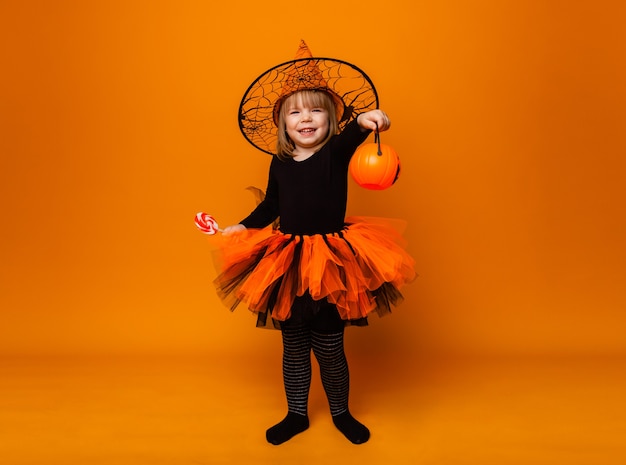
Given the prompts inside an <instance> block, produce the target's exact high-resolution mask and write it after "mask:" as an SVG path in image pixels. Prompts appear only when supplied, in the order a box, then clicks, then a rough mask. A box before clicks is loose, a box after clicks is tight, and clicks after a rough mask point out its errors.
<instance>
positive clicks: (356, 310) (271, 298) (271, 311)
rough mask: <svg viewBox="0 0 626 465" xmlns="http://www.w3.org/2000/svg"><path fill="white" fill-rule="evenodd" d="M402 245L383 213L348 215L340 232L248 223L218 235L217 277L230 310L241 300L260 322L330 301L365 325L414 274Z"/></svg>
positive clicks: (395, 300) (272, 322) (350, 320)
mask: <svg viewBox="0 0 626 465" xmlns="http://www.w3.org/2000/svg"><path fill="white" fill-rule="evenodd" d="M404 245H405V244H404V239H403V238H402V234H401V230H400V224H399V222H395V221H393V220H388V219H384V218H364V217H352V218H347V219H346V225H345V227H344V229H343V230H342V231H340V232H336V233H332V234H316V235H310V236H308V235H294V234H285V233H282V232H280V231H279V230H276V229H272V228H271V227H267V228H264V229H248V230H246V231H243V232H242V233H239V234H234V235H230V236H224V237H223V243H222V245H221V247H220V249H219V251H218V252H217V255H216V257H215V258H216V264H217V266H218V271H219V275H218V277H217V278H216V279H215V281H214V284H215V286H216V289H217V293H218V296H219V297H220V298H221V299H222V301H223V302H224V303H225V304H226V305H227V306H228V307H229V308H230V309H231V310H234V309H235V308H236V307H237V306H238V305H239V304H240V303H243V304H245V305H247V307H248V308H249V309H250V310H251V311H252V312H254V313H257V314H258V319H257V326H262V327H263V326H267V327H275V328H279V327H280V322H281V321H286V320H288V319H290V318H294V317H298V316H301V315H298V313H300V312H304V311H309V312H315V309H316V305H299V303H300V302H328V303H330V304H333V305H335V306H336V307H337V310H338V312H339V315H340V316H341V318H342V319H343V320H344V321H345V322H346V324H355V325H365V324H367V316H368V315H369V314H370V313H371V312H373V311H375V312H377V313H378V315H380V316H382V315H384V314H386V313H389V312H390V311H391V307H392V306H397V305H398V304H399V303H400V302H401V301H402V294H401V293H400V288H401V287H402V286H403V285H404V284H406V283H408V282H410V281H412V280H413V279H414V278H415V270H414V261H413V258H412V257H411V256H410V255H409V254H408V253H407V252H406V250H405V247H404ZM302 296H306V297H307V299H301V298H300V297H302ZM305 307H306V308H305Z"/></svg>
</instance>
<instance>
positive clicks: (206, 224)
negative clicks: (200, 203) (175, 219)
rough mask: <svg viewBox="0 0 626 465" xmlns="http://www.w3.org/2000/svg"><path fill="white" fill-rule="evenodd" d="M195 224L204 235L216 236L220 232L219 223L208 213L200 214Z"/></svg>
mask: <svg viewBox="0 0 626 465" xmlns="http://www.w3.org/2000/svg"><path fill="white" fill-rule="evenodd" d="M195 223H196V226H197V227H198V229H199V230H200V231H202V232H203V233H204V234H215V233H216V232H217V231H220V229H219V227H218V226H217V221H215V218H213V217H212V216H211V215H209V214H208V213H204V212H200V213H198V214H197V215H196V219H195Z"/></svg>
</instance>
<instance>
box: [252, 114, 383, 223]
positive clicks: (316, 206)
mask: <svg viewBox="0 0 626 465" xmlns="http://www.w3.org/2000/svg"><path fill="white" fill-rule="evenodd" d="M370 132H371V131H369V130H368V131H363V130H362V129H361V127H360V126H359V125H358V124H357V122H356V118H355V119H354V120H353V121H351V122H350V123H349V124H348V125H347V126H346V127H345V129H344V130H343V131H342V132H341V133H340V134H338V135H335V136H333V137H332V138H331V139H330V140H329V141H328V142H327V143H326V144H325V145H324V146H323V147H322V148H321V149H320V150H319V151H317V152H316V153H314V154H313V155H312V156H310V157H309V158H307V159H306V160H303V161H295V160H294V159H293V158H290V159H287V160H284V161H283V160H280V159H279V158H278V157H277V156H274V157H272V161H271V163H270V170H269V179H268V183H267V190H266V192H265V200H263V202H261V203H260V204H259V205H258V206H257V208H256V209H255V210H254V211H253V212H252V213H251V214H250V215H249V216H248V217H246V218H245V219H244V220H242V221H241V224H243V225H244V226H245V227H247V228H262V227H265V226H267V225H268V224H270V223H271V222H272V221H274V220H275V219H276V218H277V217H280V230H281V231H282V232H283V233H286V234H306V235H313V234H326V233H332V232H337V231H340V230H341V229H342V228H343V226H344V219H345V215H346V205H347V202H348V165H349V163H350V159H351V158H352V155H353V154H354V151H355V150H356V149H357V147H358V146H359V145H360V144H362V143H363V142H364V141H365V139H367V136H368V135H369V133H370Z"/></svg>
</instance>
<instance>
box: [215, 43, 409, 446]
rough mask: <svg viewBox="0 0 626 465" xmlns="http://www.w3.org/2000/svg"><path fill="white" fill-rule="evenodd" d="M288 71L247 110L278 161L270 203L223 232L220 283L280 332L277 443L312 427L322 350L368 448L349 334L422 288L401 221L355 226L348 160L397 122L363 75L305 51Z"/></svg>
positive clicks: (333, 393) (352, 430)
mask: <svg viewBox="0 0 626 465" xmlns="http://www.w3.org/2000/svg"><path fill="white" fill-rule="evenodd" d="M279 67H280V69H278V67H275V68H272V69H271V70H269V71H268V72H266V73H264V74H263V75H261V77H259V78H258V79H257V80H256V81H255V82H254V83H253V85H252V86H250V88H249V89H248V91H247V93H246V95H245V96H244V99H243V101H242V105H241V108H240V126H241V129H242V131H243V133H244V135H245V136H246V138H247V139H248V140H249V141H250V142H251V143H252V144H253V145H255V147H257V148H259V149H260V150H263V151H265V152H268V153H272V154H273V155H274V156H273V157H272V160H271V163H270V168H269V180H268V184H267V190H266V195H265V198H264V200H263V201H262V202H261V203H260V204H259V205H258V206H257V208H256V209H254V211H252V212H251V213H250V215H249V216H247V217H246V218H245V219H243V220H242V221H241V222H240V223H239V224H236V225H232V226H228V227H226V228H224V231H223V235H224V236H225V237H224V246H223V247H222V250H221V260H220V266H221V270H222V271H221V274H220V275H219V276H218V277H217V279H216V280H215V284H216V287H217V290H218V294H219V296H220V297H221V298H222V299H223V300H224V301H225V302H227V303H228V304H229V305H230V307H231V309H234V308H235V307H236V306H237V304H239V303H240V302H244V303H245V304H246V305H247V306H248V308H250V310H252V311H253V312H255V313H257V314H258V318H257V326H269V327H275V328H278V329H280V330H281V333H282V341H283V380H284V388H285V393H286V397H287V406H288V412H287V416H286V417H285V418H284V419H283V420H282V421H281V422H279V423H278V424H276V425H275V426H273V427H271V428H269V429H268V430H267V433H266V438H267V440H268V441H269V442H270V443H272V444H275V445H278V444H281V443H283V442H285V441H287V440H289V439H291V438H292V437H293V436H294V435H296V434H298V433H301V432H303V431H305V430H306V429H307V428H308V427H309V419H308V415H307V413H308V412H307V404H308V395H309V388H310V384H311V350H312V351H313V354H314V355H315V358H316V359H317V361H318V363H319V367H320V374H321V379H322V385H323V386H324V390H325V392H326V395H327V398H328V402H329V406H330V412H331V415H332V419H333V423H334V424H335V426H336V427H337V428H338V429H339V431H341V432H342V433H343V434H344V435H345V436H346V438H348V439H349V440H350V441H351V442H352V443H354V444H362V443H364V442H366V441H367V440H368V439H369V436H370V432H369V430H368V429H367V427H365V426H364V425H363V424H361V423H360V422H359V421H357V420H356V419H355V418H354V417H353V416H352V415H351V413H350V411H349V408H348V395H349V372H348V365H347V361H346V356H345V352H344V346H343V337H344V328H345V326H346V325H358V326H364V325H366V324H367V316H368V314H369V313H370V312H372V311H374V310H375V311H377V312H378V313H379V314H381V315H382V314H384V313H387V312H389V311H390V306H391V305H395V304H397V303H399V301H400V300H401V298H402V296H401V294H400V292H399V288H400V287H402V286H403V285H404V284H405V283H407V282H409V281H411V280H412V279H413V278H414V277H415V273H414V270H413V260H412V259H411V257H410V256H409V255H408V254H407V253H406V252H405V250H404V249H403V248H402V247H401V243H402V238H401V236H400V234H399V233H398V232H397V231H395V230H394V229H393V228H392V227H391V226H390V225H391V222H386V221H385V220H384V219H380V218H379V219H364V218H345V214H346V203H347V193H348V180H347V177H348V176H347V175H348V164H349V162H350V158H351V156H352V154H353V153H354V151H355V150H356V149H357V147H358V146H359V145H360V144H361V143H363V142H364V141H365V140H366V139H367V137H368V135H369V134H370V132H371V131H373V130H378V131H386V130H387V129H389V127H390V121H389V118H388V117H387V115H386V114H385V113H384V112H382V111H381V110H378V109H376V106H377V95H376V92H375V89H374V88H373V85H372V84H371V81H369V78H368V77H367V76H366V75H365V74H364V73H363V72H362V71H361V70H359V69H358V68H356V67H354V66H353V65H350V64H347V63H345V62H342V61H339V60H332V59H318V58H313V57H312V56H311V54H310V52H309V50H308V48H307V47H306V44H304V42H302V43H301V46H300V50H299V52H298V55H297V57H296V59H295V60H293V61H291V62H287V63H284V64H282V65H279ZM332 67H339V68H338V69H339V70H340V72H338V73H334V72H332V71H331V69H335V71H337V68H332ZM349 73H352V74H356V75H357V78H358V80H357V81H356V82H360V84H359V85H355V84H354V82H355V78H354V76H350V78H349V79H348V75H349ZM336 74H339V75H341V76H344V78H346V79H344V81H345V80H347V81H349V82H348V84H349V85H348V87H347V88H346V87H344V88H342V87H341V85H339V84H338V82H337V81H338V80H337V79H335V78H333V77H332V76H335V75H336ZM269 76H271V77H272V83H271V85H270V84H268V83H267V79H268V77H269ZM277 80H278V85H277V82H276V81H277ZM331 81H332V82H333V85H332V86H331V85H329V82H331ZM331 87H332V88H331ZM264 88H267V89H271V90H270V94H267V92H264ZM276 89H279V90H278V91H277V92H276V91H275V90H276ZM272 92H275V94H274V95H273V96H272ZM363 110H364V111H363ZM268 120H269V121H268ZM268 127H271V129H267V128H268ZM274 127H275V128H276V130H274ZM268 141H271V143H272V144H274V148H273V149H272V147H271V146H270V145H269V142H268ZM277 220H278V221H279V222H280V225H279V226H278V227H269V226H270V225H271V224H273V223H275V222H276V221H277Z"/></svg>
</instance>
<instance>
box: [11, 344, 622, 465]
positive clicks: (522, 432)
mask: <svg viewBox="0 0 626 465" xmlns="http://www.w3.org/2000/svg"><path fill="white" fill-rule="evenodd" d="M267 359H268V357H262V356H261V355H260V354H259V355H258V356H254V355H250V356H249V357H242V358H238V359H237V358H235V359H233V358H232V357H231V358H228V357H227V356H226V355H224V356H223V357H221V359H220V360H216V359H215V358H212V357H210V356H206V357H204V356H199V355H195V356H193V357H192V356H189V357H184V356H181V357H170V358H164V357H163V358H161V357H156V356H155V357H145V358H129V357H109V358H103V357H67V358H58V357H57V358H55V357H31V358H3V359H1V360H0V374H1V383H0V415H1V417H0V420H1V421H0V463H2V464H5V465H23V464H29V465H35V464H37V465H39V464H41V465H44V464H45V465H52V464H64V465H71V464H81V465H100V464H111V465H123V464H132V465H143V464H146V465H147V464H150V465H161V464H163V465H166V464H167V465H183V464H189V465H204V464H207V465H208V464H215V465H218V464H235V463H237V464H239V463H242V464H244V463H246V464H252V463H254V464H322V465H331V464H335V463H338V464H339V463H341V464H347V463H350V464H359V465H365V464H377V465H380V464H430V465H435V464H437V465H439V464H441V465H465V464H476V465H490V464H494V465H510V464H519V465H531V464H532V465H541V464H546V465H547V464H550V465H555V464H567V465H577V464H580V465H608V464H615V465H618V464H619V465H622V464H624V463H626V360H625V359H608V358H607V359H592V358H585V359H576V358H562V359H546V358H535V359H521V358H516V359H491V360H459V359H442V358H437V359H436V358H430V359H428V358H426V359H424V360H414V361H413V362H412V364H411V366H410V367H408V369H403V368H402V367H401V366H398V364H392V363H388V361H384V360H363V359H358V358H355V357H353V356H351V357H350V363H351V371H352V386H353V390H352V395H351V406H352V411H353V413H354V415H355V416H356V417H357V418H359V419H360V420H362V421H363V422H364V423H366V424H367V425H368V426H369V427H370V429H371V431H372V437H371V440H370V442H368V443H367V444H364V445H361V446H355V445H352V444H350V443H348V442H347V441H346V440H345V439H344V438H343V437H342V436H341V435H340V433H339V432H338V431H337V430H336V429H335V428H334V426H333V425H332V423H331V422H330V418H329V415H328V412H327V407H326V404H325V399H324V397H323V394H322V389H321V385H320V383H319V380H318V377H317V372H316V373H315V378H314V383H313V387H312V397H311V402H310V416H311V428H310V429H309V430H308V431H306V432H305V433H303V434H301V435H299V436H296V437H295V438H294V439H292V440H291V441H289V442H288V443H286V444H284V445H281V446H278V447H277V446H271V445H269V444H267V443H266V442H265V439H264V431H265V428H266V427H267V426H270V425H271V424H272V423H273V422H274V421H277V420H279V419H281V418H282V415H283V414H284V408H285V407H284V398H283V393H282V390H281V389H282V388H281V384H280V382H281V381H280V367H279V366H278V363H271V364H266V365H265V366H263V365H260V363H261V362H260V361H262V360H267Z"/></svg>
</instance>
